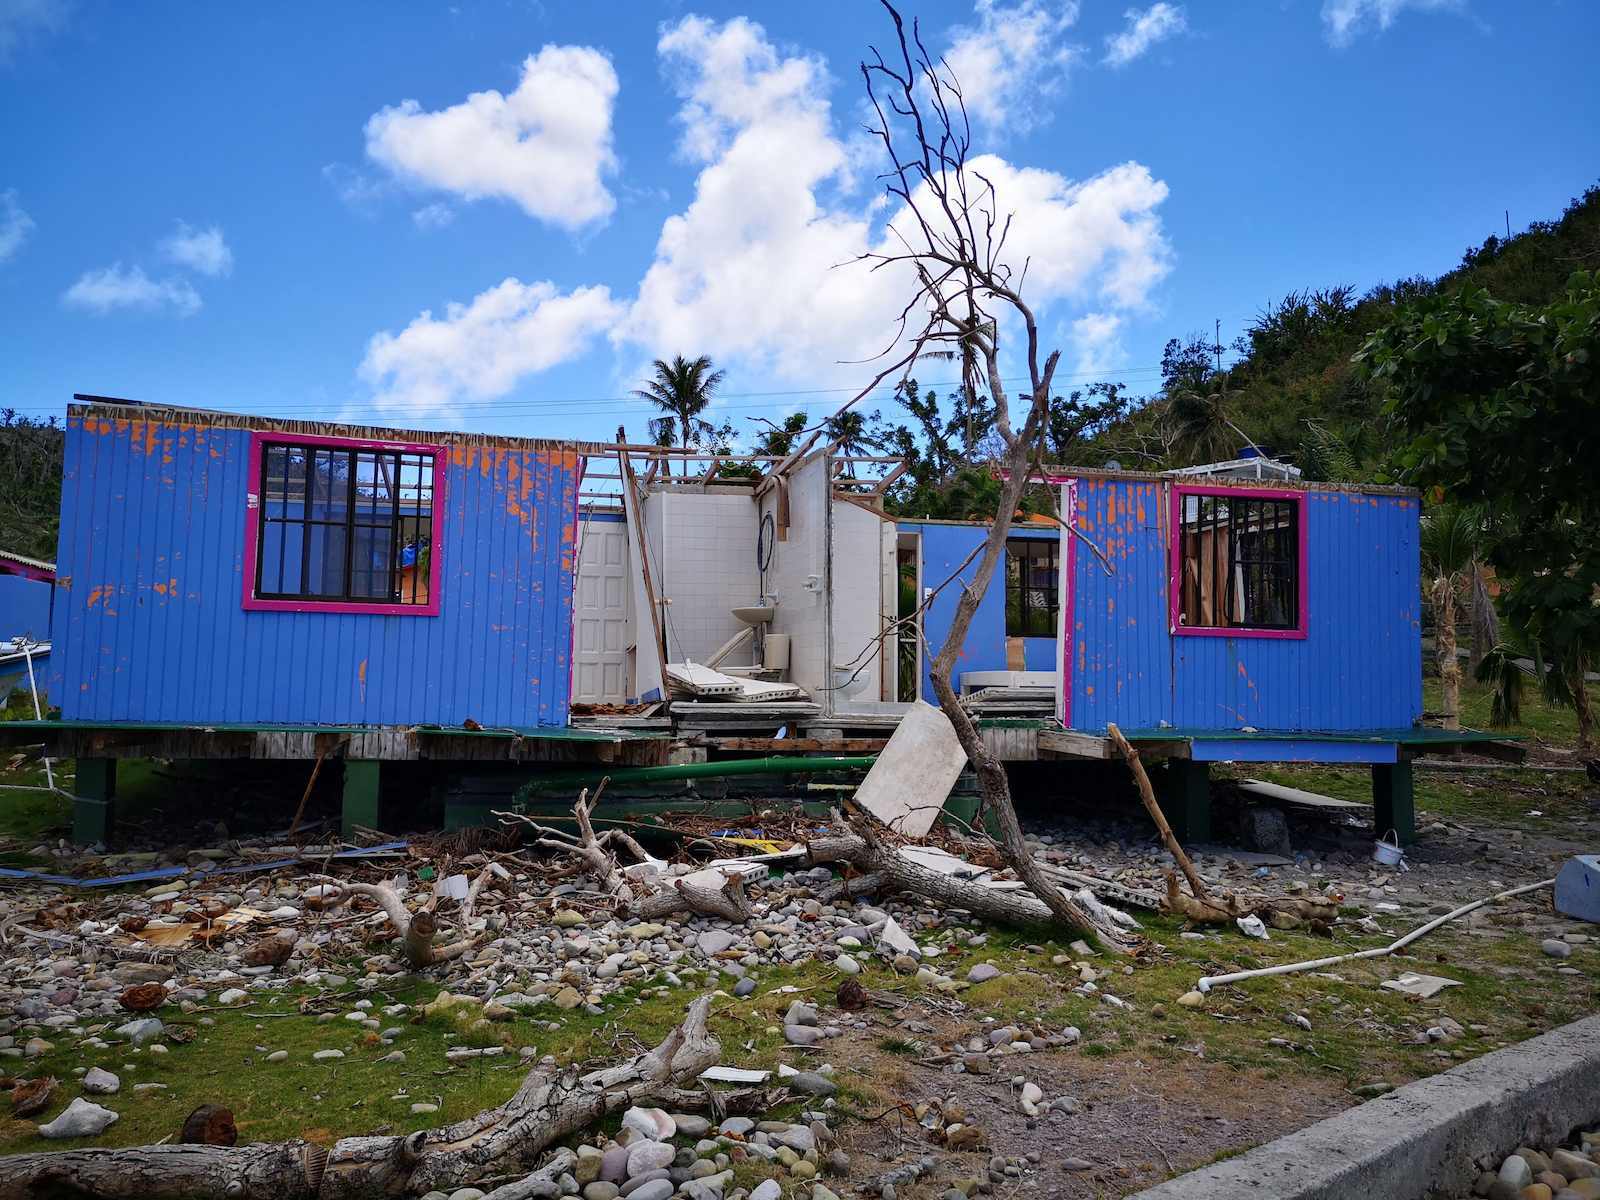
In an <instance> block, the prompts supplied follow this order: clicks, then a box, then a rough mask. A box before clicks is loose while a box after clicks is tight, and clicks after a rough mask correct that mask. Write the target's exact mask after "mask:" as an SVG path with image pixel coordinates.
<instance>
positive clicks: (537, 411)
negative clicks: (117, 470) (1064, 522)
mask: <svg viewBox="0 0 1600 1200" xmlns="http://www.w3.org/2000/svg"><path fill="white" fill-rule="evenodd" d="M1160 374H1161V368H1160V367H1159V366H1153V367H1152V366H1145V367H1129V368H1126V369H1125V370H1120V371H1097V372H1083V373H1079V374H1067V375H1059V374H1058V375H1057V376H1056V378H1055V382H1056V383H1057V384H1059V385H1061V386H1063V387H1066V388H1070V386H1071V385H1072V384H1075V383H1096V382H1100V381H1102V380H1105V381H1108V382H1109V381H1112V380H1115V381H1118V382H1120V381H1123V380H1125V379H1129V378H1132V379H1134V380H1135V381H1136V382H1139V381H1147V380H1150V379H1151V378H1153V377H1154V376H1159V375H1160ZM922 386H923V389H924V390H925V391H938V390H940V389H951V388H958V387H960V386H961V382H960V380H950V381H945V382H937V383H929V384H924V385H922ZM857 390H858V389H857V388H853V387H828V388H795V389H788V390H774V391H753V392H721V393H718V395H717V398H716V399H717V401H718V403H717V408H718V409H722V410H727V411H749V410H754V409H781V408H788V407H791V406H792V405H793V399H794V398H795V397H804V396H830V395H848V394H854V393H855V392H856V391H857ZM895 391H896V388H895V387H894V386H893V385H890V384H884V385H882V386H881V387H878V388H874V389H873V391H872V392H871V393H869V395H881V396H882V397H883V398H885V399H887V398H890V397H892V396H893V394H894V392H895ZM730 399H732V400H752V401H754V400H764V399H765V400H769V401H770V402H764V403H749V404H722V403H720V401H723V400H730ZM151 403H152V404H159V402H151ZM650 403H651V402H650V401H648V400H646V399H643V398H642V397H639V396H633V395H623V396H576V397H574V396H566V397H539V398H528V399H522V400H478V401H462V402H458V403H456V404H452V405H450V409H451V411H452V412H456V413H460V414H463V415H470V414H478V415H483V416H500V415H509V416H518V415H527V416H544V417H583V416H602V415H606V414H608V413H614V412H615V411H616V409H615V406H616V405H618V404H626V405H635V406H639V407H640V408H641V409H644V408H645V407H646V406H648V405H650ZM592 405H604V406H605V407H599V408H596V407H589V406H592ZM10 407H13V408H14V409H15V411H17V412H18V413H23V414H27V415H35V414H47V415H54V414H57V413H59V412H60V411H61V410H60V409H59V408H56V407H53V406H43V407H29V406H25V405H13V406H10ZM174 407H183V405H181V404H175V405H174ZM272 407H273V412H272V414H271V415H274V416H295V415H301V416H309V417H319V416H320V417H327V418H329V419H338V418H339V417H341V416H344V415H347V414H355V413H372V414H375V415H380V416H381V415H384V414H385V412H386V410H385V408H384V406H383V405H381V404H379V403H378V402H377V401H376V400H372V399H366V400H358V401H351V402H348V403H328V402H321V401H319V402H317V403H314V404H278V405H273V406H272ZM388 411H392V410H388Z"/></svg>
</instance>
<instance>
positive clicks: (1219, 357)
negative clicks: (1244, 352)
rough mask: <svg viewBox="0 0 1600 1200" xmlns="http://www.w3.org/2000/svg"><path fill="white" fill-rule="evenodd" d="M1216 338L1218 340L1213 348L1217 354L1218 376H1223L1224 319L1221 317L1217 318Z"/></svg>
mask: <svg viewBox="0 0 1600 1200" xmlns="http://www.w3.org/2000/svg"><path fill="white" fill-rule="evenodd" d="M1215 338H1216V345H1214V346H1212V347H1211V348H1212V349H1213V350H1215V351H1216V352H1217V374H1218V375H1221V374H1222V318H1221V317H1218V318H1217V330H1216V334H1215Z"/></svg>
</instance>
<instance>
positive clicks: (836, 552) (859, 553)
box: [833, 500, 884, 704]
mask: <svg viewBox="0 0 1600 1200" xmlns="http://www.w3.org/2000/svg"><path fill="white" fill-rule="evenodd" d="M883 526H884V521H883V519H882V518H881V517H879V516H878V515H877V514H876V513H873V512H868V511H867V510H866V509H864V508H862V507H861V506H860V505H859V504H852V503H850V502H849V501H848V500H835V501H834V502H833V661H834V665H835V666H837V667H839V668H841V669H847V670H849V671H851V672H854V671H855V670H856V669H857V668H858V667H859V668H860V670H861V673H860V674H859V675H857V676H856V680H855V683H854V684H852V685H851V686H850V688H849V690H848V692H847V691H845V690H841V691H840V692H839V693H838V694H837V701H838V703H840V704H844V703H847V702H849V701H852V700H855V701H860V700H873V701H876V700H878V699H880V698H881V694H880V691H879V689H880V686H881V680H882V678H883V671H882V667H883V661H882V653H881V648H880V647H879V646H878V645H877V644H876V643H874V641H873V639H874V638H876V637H877V636H878V634H879V633H880V632H882V630H883V555H884V538H883ZM869 648H870V652H869ZM858 658H859V661H858Z"/></svg>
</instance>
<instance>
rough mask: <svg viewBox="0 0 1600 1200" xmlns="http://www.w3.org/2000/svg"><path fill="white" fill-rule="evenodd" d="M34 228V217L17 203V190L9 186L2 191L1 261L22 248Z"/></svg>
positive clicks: (0, 200) (0, 220)
mask: <svg viewBox="0 0 1600 1200" xmlns="http://www.w3.org/2000/svg"><path fill="white" fill-rule="evenodd" d="M33 230H34V223H33V218H32V217H30V216H29V215H28V214H27V213H25V212H23V211H22V205H20V204H18V203H17V190H16V189H15V188H7V189H6V190H5V191H3V192H0V263H3V262H5V261H6V259H8V258H10V257H11V256H12V255H13V254H15V253H16V252H17V251H18V250H21V249H22V243H23V242H25V241H27V240H28V235H29V234H30V233H32V232H33Z"/></svg>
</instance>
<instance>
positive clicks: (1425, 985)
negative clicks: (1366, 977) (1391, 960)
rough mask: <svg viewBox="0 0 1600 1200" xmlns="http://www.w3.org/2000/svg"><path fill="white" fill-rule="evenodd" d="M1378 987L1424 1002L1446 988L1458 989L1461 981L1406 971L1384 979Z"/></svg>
mask: <svg viewBox="0 0 1600 1200" xmlns="http://www.w3.org/2000/svg"><path fill="white" fill-rule="evenodd" d="M1380 986H1382V987H1384V988H1386V989H1388V990H1389V991H1391V992H1399V993H1400V994H1401V995H1403V996H1420V997H1421V998H1422V999H1424V1000H1426V999H1428V998H1429V997H1430V996H1437V995H1438V994H1439V993H1440V992H1442V991H1444V989H1445V988H1447V987H1460V986H1461V981H1460V980H1459V979H1445V978H1444V977H1443V976H1441V975H1420V974H1418V973H1417V972H1415V971H1407V972H1406V973H1405V974H1404V975H1396V976H1395V977H1394V978H1393V979H1385V980H1384V981H1383V983H1382V984H1381V985H1380Z"/></svg>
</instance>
